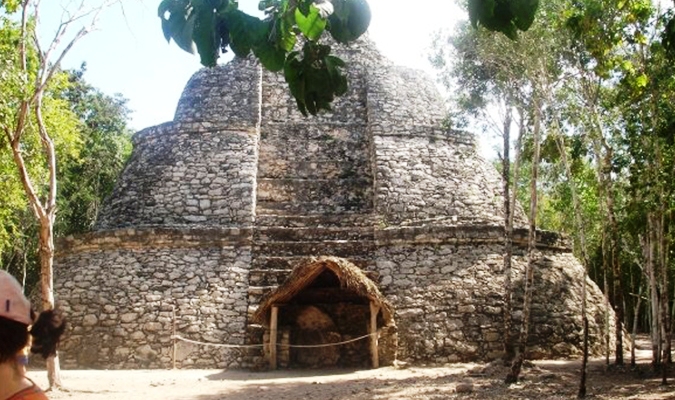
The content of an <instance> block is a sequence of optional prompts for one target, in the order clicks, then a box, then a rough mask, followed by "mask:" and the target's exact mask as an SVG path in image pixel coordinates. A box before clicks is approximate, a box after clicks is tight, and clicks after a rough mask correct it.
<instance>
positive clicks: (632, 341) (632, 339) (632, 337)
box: [630, 285, 642, 368]
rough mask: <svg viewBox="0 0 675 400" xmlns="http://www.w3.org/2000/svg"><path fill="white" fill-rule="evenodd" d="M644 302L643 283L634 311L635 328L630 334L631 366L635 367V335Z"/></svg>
mask: <svg viewBox="0 0 675 400" xmlns="http://www.w3.org/2000/svg"><path fill="white" fill-rule="evenodd" d="M641 302H642V285H640V291H639V292H638V297H637V302H636V303H635V311H634V312H633V330H632V332H631V335H630V366H631V367H632V368H635V337H636V336H637V326H638V320H639V317H638V316H639V315H640V303H641Z"/></svg>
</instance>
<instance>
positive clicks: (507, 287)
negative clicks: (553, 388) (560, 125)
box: [502, 106, 515, 364]
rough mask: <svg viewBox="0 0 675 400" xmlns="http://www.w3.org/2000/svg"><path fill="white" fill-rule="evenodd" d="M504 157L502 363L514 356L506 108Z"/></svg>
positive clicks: (509, 164) (507, 361)
mask: <svg viewBox="0 0 675 400" xmlns="http://www.w3.org/2000/svg"><path fill="white" fill-rule="evenodd" d="M503 137H504V156H503V160H502V179H503V182H504V363H505V364H507V363H510V362H511V361H513V357H514V355H515V350H514V347H515V345H514V343H513V338H512V336H511V331H512V328H511V326H512V318H511V308H512V307H511V302H512V298H513V288H512V287H511V259H512V257H513V223H512V221H513V220H512V218H511V214H512V213H513V210H512V209H511V194H510V192H509V190H510V188H511V159H510V148H511V110H510V108H509V107H508V106H507V112H506V118H505V119H504V131H503Z"/></svg>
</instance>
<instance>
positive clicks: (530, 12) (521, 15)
mask: <svg viewBox="0 0 675 400" xmlns="http://www.w3.org/2000/svg"><path fill="white" fill-rule="evenodd" d="M510 6H511V12H512V13H513V16H514V17H515V18H514V21H513V22H514V24H515V25H516V27H517V28H518V29H520V30H521V31H526V30H528V29H530V26H532V22H534V16H535V14H536V13H537V8H538V7H539V0H510Z"/></svg>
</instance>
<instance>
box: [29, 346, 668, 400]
mask: <svg viewBox="0 0 675 400" xmlns="http://www.w3.org/2000/svg"><path fill="white" fill-rule="evenodd" d="M640 347H641V350H640V351H639V352H638V360H639V361H640V364H639V365H638V366H637V367H636V368H635V369H631V368H630V367H628V366H627V367H625V368H616V367H610V368H609V369H608V368H607V367H606V366H605V362H604V360H593V361H592V362H591V363H590V364H589V374H588V386H587V387H588V396H587V397H588V398H592V399H675V366H672V367H671V370H673V371H672V372H671V374H670V381H671V382H672V383H671V385H669V386H661V385H660V383H661V379H660V376H657V375H656V374H654V373H653V372H652V371H651V367H650V365H649V361H650V357H651V355H650V352H649V350H648V343H646V342H643V343H641V346H640ZM626 357H630V355H629V354H626ZM579 365H580V363H579V361H554V360H541V361H536V362H534V363H527V364H526V366H525V368H524V370H523V374H522V377H523V379H522V381H521V382H519V383H518V384H516V385H512V386H510V387H507V386H505V385H504V384H503V379H504V376H506V367H503V366H502V365H501V363H498V362H494V363H491V364H449V365H446V366H442V367H409V368H394V367H386V368H379V369H376V370H362V371H346V370H280V371H274V372H247V371H219V370H124V371H105V370H66V371H62V378H63V383H64V386H65V387H66V390H65V391H55V392H51V393H49V394H48V396H49V397H50V399H68V400H85V399H87V400H132V399H145V400H160V399H161V400H173V399H193V400H217V399H237V400H291V399H292V400H296V399H302V400H343V399H356V400H375V399H411V400H413V399H414V400H432V399H434V400H440V399H454V398H461V399H569V398H575V397H576V394H577V390H578V386H579V378H578V376H579ZM29 376H30V377H31V378H32V379H33V380H34V381H35V382H36V383H37V384H38V385H40V386H42V387H46V383H47V377H46V373H45V372H44V371H31V372H30V374H29Z"/></svg>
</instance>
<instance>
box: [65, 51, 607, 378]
mask: <svg viewBox="0 0 675 400" xmlns="http://www.w3.org/2000/svg"><path fill="white" fill-rule="evenodd" d="M336 50H337V51H338V52H339V53H340V55H341V56H342V57H343V58H344V59H345V60H346V61H347V62H348V68H347V69H348V74H349V82H350V90H349V92H348V94H347V95H345V96H344V97H342V98H339V99H337V101H336V102H335V104H334V107H333V111H332V112H330V113H324V114H322V115H320V116H319V117H310V118H305V117H303V116H302V115H301V114H300V113H299V112H298V111H297V107H296V105H295V102H294V100H293V99H291V98H290V96H289V94H288V93H287V92H288V89H287V86H286V84H285V82H284V79H283V77H282V76H281V75H277V74H274V73H269V72H267V71H264V70H262V69H261V67H260V66H259V65H258V64H256V63H255V62H254V61H252V60H248V59H235V60H233V61H232V62H230V63H228V64H226V65H222V66H219V67H217V68H215V69H204V70H201V71H199V72H197V73H196V74H195V75H194V76H193V77H192V78H191V79H190V81H189V82H188V84H187V86H186V88H185V90H184V92H183V95H182V97H181V99H180V101H179V104H178V107H177V109H176V113H175V117H174V120H173V121H171V122H167V123H164V124H162V125H158V126H153V127H150V128H147V129H144V130H142V131H140V132H138V133H136V135H135V136H134V139H133V142H134V150H133V153H132V156H131V159H130V161H129V163H128V165H127V167H126V169H125V170H124V172H123V174H122V175H121V176H120V177H119V179H118V183H117V185H116V188H115V190H114V192H113V194H112V195H111V197H110V198H109V199H108V200H107V202H106V204H104V208H103V209H102V211H101V213H100V215H99V218H98V221H97V225H96V227H95V231H94V232H92V233H90V234H86V235H82V236H76V237H67V238H64V239H61V240H60V241H59V242H58V243H57V257H56V267H55V271H56V273H57V276H56V287H55V289H56V293H57V302H58V303H59V304H60V305H61V307H62V308H64V309H65V311H66V312H67V314H68V317H69V319H70V328H69V331H68V332H67V336H66V340H65V341H64V343H63V346H62V349H61V353H60V354H61V358H62V365H64V367H66V368H75V367H77V368H89V367H91V368H170V367H172V366H174V365H175V366H176V367H178V368H191V367H193V368H197V367H199V368H254V369H259V368H267V367H268V366H269V365H270V359H271V357H275V360H276V362H277V365H278V367H288V368H296V367H299V368H303V367H358V368H368V367H370V366H371V365H372V361H373V357H374V356H375V355H377V358H378V359H379V365H388V364H391V363H392V362H393V361H394V360H395V359H398V360H401V361H405V362H411V363H417V364H427V363H447V362H457V361H479V360H482V361H485V360H492V359H496V358H498V357H500V356H501V355H502V337H503V335H504V332H503V320H504V315H503V314H504V311H503V304H504V286H503V285H504V275H503V247H504V245H503V243H504V234H503V231H504V229H503V218H504V217H503V202H502V197H501V192H502V183H501V179H500V177H499V175H498V173H497V171H496V170H495V168H494V167H493V166H492V165H490V163H488V162H487V161H485V160H484V159H483V158H482V157H480V156H479V155H478V154H477V151H476V144H475V139H474V137H473V136H472V135H470V134H467V133H462V132H456V131H450V130H448V129H446V128H444V126H445V125H444V124H443V121H444V118H445V111H444V104H443V101H442V98H441V96H440V95H439V93H438V92H437V90H436V88H435V86H434V83H433V81H432V80H431V79H430V78H428V77H427V76H425V75H424V74H423V73H421V72H419V71H415V70H410V69H406V68H401V67H397V66H395V65H392V64H391V63H390V62H389V61H387V60H386V59H384V58H383V57H382V56H381V55H380V54H379V53H378V52H377V50H376V49H375V47H374V45H373V44H372V43H370V42H369V41H368V40H361V41H359V42H358V43H356V44H354V45H351V46H348V47H341V48H340V49H336ZM516 225H517V228H516V232H515V234H516V237H515V249H514V268H515V277H514V282H515V284H516V285H520V284H521V283H522V275H523V271H524V267H525V252H526V240H527V229H526V217H525V215H524V214H523V212H522V209H520V208H517V210H516ZM583 279H587V281H588V288H589V301H588V312H589V319H590V332H591V352H592V353H593V354H599V353H600V352H601V351H602V341H603V340H602V336H603V332H604V329H605V328H604V324H605V318H606V317H607V315H606V310H605V309H604V298H603V296H602V294H601V292H600V290H599V289H598V288H597V286H596V285H595V284H594V283H592V282H591V281H590V279H589V278H587V277H585V276H584V273H583V268H582V266H581V264H580V263H579V262H578V261H577V260H576V259H575V257H574V256H573V254H572V249H571V245H570V243H569V242H567V241H566V240H565V239H564V238H562V237H560V236H559V235H557V234H555V233H551V232H539V233H538V251H537V264H536V271H535V282H536V283H535V284H536V287H537V289H536V292H535V298H534V304H533V311H532V328H531V335H530V338H529V356H530V357H534V358H541V357H554V358H564V357H573V356H577V355H579V353H580V348H581V342H582V323H581V311H580V310H581V287H582V281H583ZM514 301H515V306H516V310H515V311H514V314H513V317H514V320H515V323H516V324H517V325H518V323H519V322H520V320H521V319H522V313H521V311H520V309H519V308H520V307H522V290H521V291H520V292H517V293H516V294H515V298H514ZM272 314H274V315H272ZM371 314H372V315H371ZM610 319H611V318H610ZM272 321H274V322H272ZM610 329H611V328H610ZM371 332H375V335H371V336H369V337H366V338H365V339H363V340H355V341H350V340H352V339H355V338H359V337H362V336H364V335H368V334H369V333H371ZM174 334H175V335H179V336H180V337H181V338H185V339H188V340H190V341H193V342H187V341H184V340H178V339H176V338H175V337H174V336H173V335H174ZM373 338H376V339H377V340H374V339H373ZM343 341H350V342H349V343H348V344H345V345H341V346H332V347H326V348H320V349H321V350H317V351H316V352H311V351H310V352H308V351H306V350H303V349H302V348H296V347H292V346H294V345H316V344H328V343H337V342H343ZM202 343H209V344H218V345H220V344H228V345H246V346H248V347H218V346H207V345H204V344H202ZM270 343H272V346H270ZM275 343H276V346H274V344H275ZM373 346H375V347H373ZM271 347H275V349H274V350H273V351H270V349H271ZM373 349H376V350H374V351H373ZM271 353H275V354H271ZM373 353H377V354H373ZM317 354H319V355H320V356H317Z"/></svg>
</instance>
